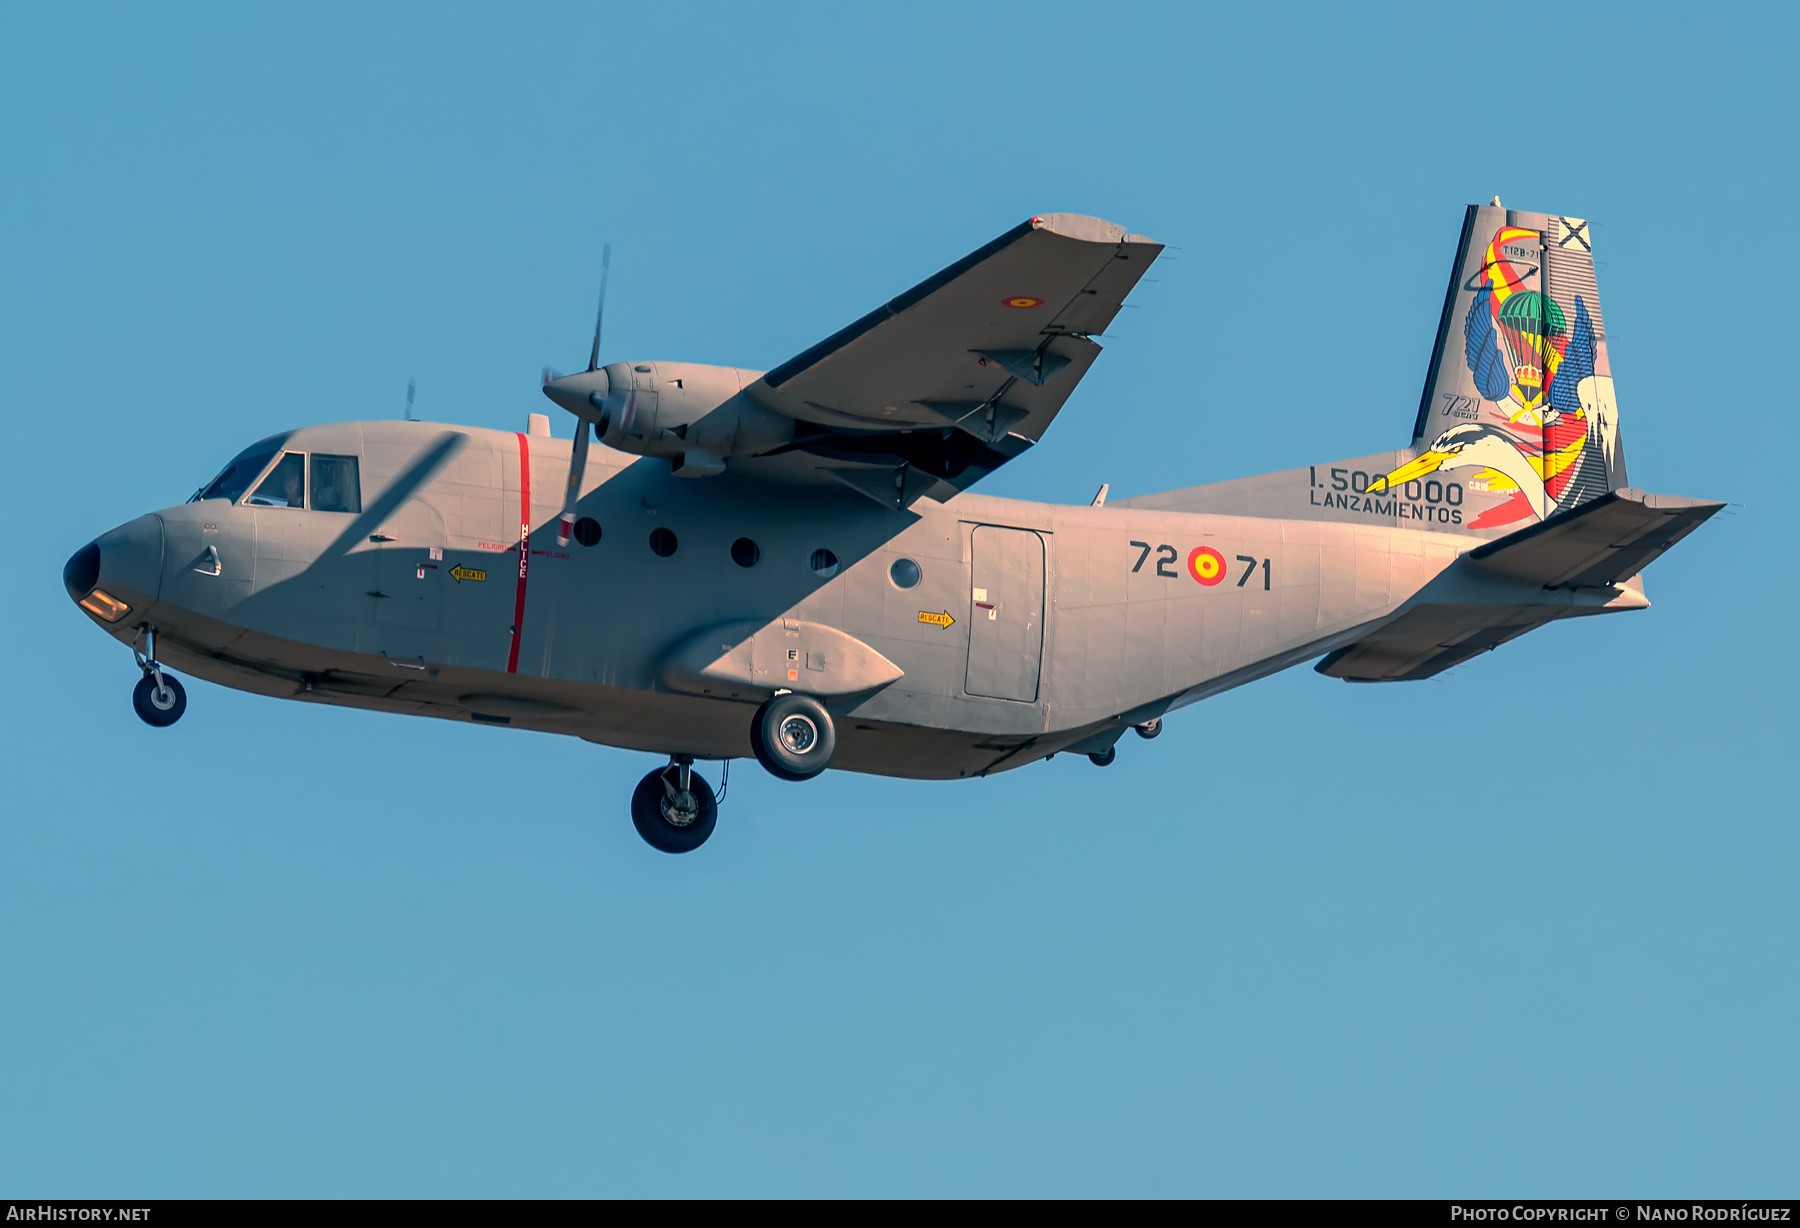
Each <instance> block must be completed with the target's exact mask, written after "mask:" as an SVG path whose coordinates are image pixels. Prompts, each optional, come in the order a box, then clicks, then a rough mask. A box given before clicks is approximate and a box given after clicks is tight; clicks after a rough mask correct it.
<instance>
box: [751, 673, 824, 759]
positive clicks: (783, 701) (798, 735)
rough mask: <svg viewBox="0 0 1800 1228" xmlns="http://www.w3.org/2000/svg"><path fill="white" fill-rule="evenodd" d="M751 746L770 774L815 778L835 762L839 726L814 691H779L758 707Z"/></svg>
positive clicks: (752, 723)
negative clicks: (809, 693)
mask: <svg viewBox="0 0 1800 1228" xmlns="http://www.w3.org/2000/svg"><path fill="white" fill-rule="evenodd" d="M750 749H751V750H753V751H755V752H756V761H757V762H758V763H760V764H762V765H763V767H765V768H767V769H768V771H769V774H770V775H772V776H776V777H779V778H780V779H782V780H811V779H812V778H813V777H814V776H817V775H818V774H819V773H820V772H823V771H824V770H825V769H826V768H827V767H830V766H831V756H832V755H833V754H834V753H836V751H837V728H836V726H834V725H833V724H832V723H831V714H830V713H829V712H827V711H825V705H824V704H822V703H820V702H819V701H818V700H816V699H814V698H812V697H811V696H810V695H795V694H792V693H790V694H787V695H777V696H776V697H775V698H774V699H771V700H770V701H769V702H768V703H766V704H764V705H763V706H762V707H760V708H758V709H757V710H756V719H755V720H753V721H752V722H751V723H750Z"/></svg>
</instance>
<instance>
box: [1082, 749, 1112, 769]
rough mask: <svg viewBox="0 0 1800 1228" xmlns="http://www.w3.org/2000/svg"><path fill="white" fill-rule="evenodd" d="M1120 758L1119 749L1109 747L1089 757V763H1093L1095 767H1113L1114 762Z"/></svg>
mask: <svg viewBox="0 0 1800 1228" xmlns="http://www.w3.org/2000/svg"><path fill="white" fill-rule="evenodd" d="M1118 757H1119V748H1118V747H1116V746H1109V747H1107V748H1106V749H1105V750H1103V751H1100V752H1098V753H1097V754H1092V755H1089V756H1088V762H1090V763H1092V764H1093V765H1094V766H1095V767H1111V766H1112V761H1113V760H1114V759H1117V758H1118Z"/></svg>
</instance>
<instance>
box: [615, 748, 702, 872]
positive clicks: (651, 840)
mask: <svg viewBox="0 0 1800 1228" xmlns="http://www.w3.org/2000/svg"><path fill="white" fill-rule="evenodd" d="M675 773H676V769H675V768H674V767H673V766H670V767H666V768H659V769H657V770H656V771H654V772H652V773H650V774H649V775H648V776H646V777H644V778H643V779H642V780H640V781H638V787H637V788H636V789H634V790H632V793H631V822H632V825H633V826H634V827H636V828H637V831H638V835H640V836H642V837H643V838H644V843H645V844H648V845H649V846H650V847H651V848H653V849H655V850H657V851H658V852H661V853H691V852H693V851H694V850H695V849H697V848H699V847H700V846H701V845H702V844H705V843H706V838H707V837H708V836H710V835H712V834H713V828H714V827H715V826H716V825H717V824H718V822H719V802H718V799H717V798H715V797H714V796H713V791H712V786H711V785H709V784H707V783H706V778H705V777H703V776H701V775H700V773H698V772H694V771H690V772H689V773H688V791H689V792H691V793H692V794H693V795H694V800H695V801H696V802H698V803H699V804H700V812H699V814H698V815H697V816H695V818H694V820H693V821H692V822H690V823H688V824H686V825H682V824H679V823H675V822H672V821H671V819H670V815H669V802H670V800H671V798H670V796H669V794H670V791H671V789H673V787H674V785H675V782H676V781H677V779H678V778H677V776H676V774H675Z"/></svg>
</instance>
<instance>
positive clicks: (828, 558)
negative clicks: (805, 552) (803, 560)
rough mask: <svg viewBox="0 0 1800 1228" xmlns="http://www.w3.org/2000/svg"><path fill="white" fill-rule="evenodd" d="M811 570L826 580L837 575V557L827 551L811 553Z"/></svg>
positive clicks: (821, 550)
mask: <svg viewBox="0 0 1800 1228" xmlns="http://www.w3.org/2000/svg"><path fill="white" fill-rule="evenodd" d="M812 569H813V570H814V571H816V572H818V573H819V574H820V575H822V576H824V577H825V578H826V579H827V580H829V579H831V577H833V576H835V575H837V573H838V557H837V555H835V554H833V553H832V552H831V551H829V550H825V549H819V550H815V551H813V552H812Z"/></svg>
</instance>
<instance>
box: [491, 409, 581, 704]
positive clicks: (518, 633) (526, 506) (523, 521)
mask: <svg viewBox="0 0 1800 1228" xmlns="http://www.w3.org/2000/svg"><path fill="white" fill-rule="evenodd" d="M583 425H585V423H584V424H583ZM514 433H515V434H517V432H514ZM530 567H531V444H530V442H529V441H527V440H526V438H525V436H523V435H519V587H518V589H517V591H516V592H515V593H514V594H513V621H512V647H511V648H510V649H508V650H507V653H506V672H507V673H509V674H516V673H518V672H519V640H520V638H521V637H523V636H524V634H525V573H526V572H527V571H529V570H530Z"/></svg>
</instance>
